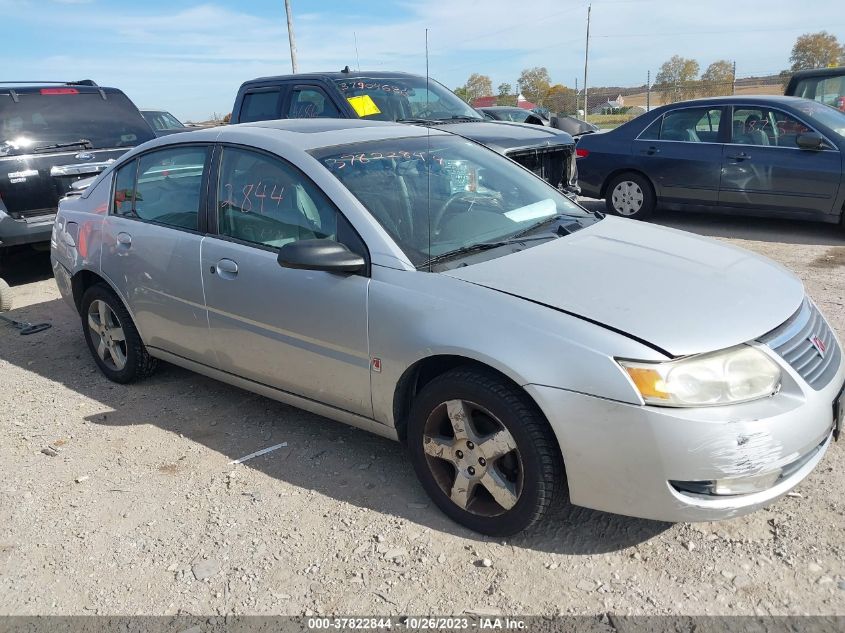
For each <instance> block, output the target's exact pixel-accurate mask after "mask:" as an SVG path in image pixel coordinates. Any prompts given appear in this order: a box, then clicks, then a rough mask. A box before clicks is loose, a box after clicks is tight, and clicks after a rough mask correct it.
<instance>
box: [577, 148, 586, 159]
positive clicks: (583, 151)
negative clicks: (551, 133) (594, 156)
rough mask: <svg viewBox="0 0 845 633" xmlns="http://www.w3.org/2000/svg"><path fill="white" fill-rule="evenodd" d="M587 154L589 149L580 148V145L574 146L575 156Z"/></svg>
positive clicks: (579, 156)
mask: <svg viewBox="0 0 845 633" xmlns="http://www.w3.org/2000/svg"><path fill="white" fill-rule="evenodd" d="M589 155H590V150H588V149H581V148H580V147H576V148H575V158H585V157H587V156H589Z"/></svg>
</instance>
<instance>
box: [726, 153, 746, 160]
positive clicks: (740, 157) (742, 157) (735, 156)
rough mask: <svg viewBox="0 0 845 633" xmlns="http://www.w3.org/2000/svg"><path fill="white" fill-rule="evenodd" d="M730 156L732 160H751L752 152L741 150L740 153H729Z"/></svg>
mask: <svg viewBox="0 0 845 633" xmlns="http://www.w3.org/2000/svg"><path fill="white" fill-rule="evenodd" d="M728 158H730V159H731V160H751V154H746V153H745V152H740V153H739V154H728Z"/></svg>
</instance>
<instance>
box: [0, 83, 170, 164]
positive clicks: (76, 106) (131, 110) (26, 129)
mask: <svg viewBox="0 0 845 633" xmlns="http://www.w3.org/2000/svg"><path fill="white" fill-rule="evenodd" d="M106 95H107V97H108V98H107V99H103V97H102V96H101V95H100V93H99V92H93V93H88V92H70V91H68V92H57V93H53V94H41V93H40V92H36V93H30V92H19V93H18V101H17V102H16V101H15V100H14V99H12V97H11V95H9V94H8V93H6V94H1V93H0V152H2V153H6V154H12V153H25V152H28V151H37V150H38V148H39V147H40V146H44V145H53V144H64V143H76V142H78V141H81V140H86V141H89V142H90V147H91V148H92V149H101V148H110V147H134V146H135V145H138V144H140V143H143V142H144V141H148V140H150V139H151V138H154V135H153V131H152V129H150V126H149V125H148V124H147V122H146V121H144V119H143V117H142V116H141V114H140V112H138V109H137V108H136V107H135V105H134V104H133V103H132V102H131V101H130V100H129V98H128V97H127V96H126V95H124V94H123V93H120V92H117V93H115V92H108V93H106ZM86 145H87V144H86ZM4 148H5V149H4Z"/></svg>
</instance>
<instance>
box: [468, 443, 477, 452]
mask: <svg viewBox="0 0 845 633" xmlns="http://www.w3.org/2000/svg"><path fill="white" fill-rule="evenodd" d="M467 448H468V449H469V450H472V449H474V448H475V444H473V443H472V442H467Z"/></svg>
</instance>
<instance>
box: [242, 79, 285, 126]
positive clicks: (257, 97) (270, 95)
mask: <svg viewBox="0 0 845 633" xmlns="http://www.w3.org/2000/svg"><path fill="white" fill-rule="evenodd" d="M283 96H284V86H283V85H275V86H262V87H260V88H249V89H247V91H246V92H245V93H244V96H243V99H241V104H240V110H239V111H238V118H237V122H238V123H249V122H251V121H272V120H274V119H279V118H282V116H281V106H282V98H283Z"/></svg>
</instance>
